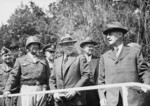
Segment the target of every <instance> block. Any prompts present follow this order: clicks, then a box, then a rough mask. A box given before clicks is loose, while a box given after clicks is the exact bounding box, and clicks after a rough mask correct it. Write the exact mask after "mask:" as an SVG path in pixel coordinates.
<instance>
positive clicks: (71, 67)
mask: <svg viewBox="0 0 150 106" xmlns="http://www.w3.org/2000/svg"><path fill="white" fill-rule="evenodd" d="M127 32H128V31H127V29H126V28H124V27H123V26H122V24H121V23H120V22H112V23H110V24H108V26H107V28H106V30H105V31H104V32H103V34H104V35H106V38H107V41H108V44H109V45H110V47H111V50H109V51H107V52H106V53H104V54H103V55H101V57H100V58H99V57H96V56H94V55H93V49H94V47H95V46H96V45H97V43H96V42H95V41H94V40H93V39H92V38H90V37H87V38H85V40H84V41H83V42H81V43H80V47H81V48H82V50H83V54H78V53H76V50H75V47H74V46H75V43H76V42H77V41H76V40H74V39H73V38H72V37H71V36H70V35H68V34H66V36H64V37H62V38H61V39H60V42H59V43H58V44H59V45H60V47H61V49H62V55H61V56H60V57H58V58H56V59H54V55H55V50H56V45H54V44H48V45H46V46H45V47H44V48H43V49H42V52H43V55H44V56H45V58H43V57H41V56H39V51H40V48H41V43H40V40H39V39H38V37H36V36H30V37H29V38H28V39H27V41H26V49H27V51H28V52H27V54H26V55H24V56H21V57H19V58H17V59H16V61H15V64H13V62H11V60H10V61H9V62H7V61H6V60H9V59H10V57H9V56H10V52H9V50H8V49H7V50H2V52H1V53H2V54H1V55H2V59H3V63H2V64H1V66H0V90H1V91H0V92H1V94H3V95H4V97H6V98H7V101H6V98H2V99H0V106H8V105H9V106H17V105H18V106H54V105H55V106H123V103H122V91H121V89H120V88H111V89H99V90H89V91H67V90H66V91H65V92H56V93H53V94H37V95H24V96H21V97H18V98H15V97H12V98H10V99H8V97H7V96H8V95H9V94H10V93H13V92H20V93H26V92H36V91H45V90H55V89H67V88H75V87H83V86H94V85H103V84H114V83H125V82H139V83H145V84H149V82H150V79H149V78H150V76H149V75H150V72H149V70H148V68H147V67H146V68H142V67H143V65H144V67H145V63H144V60H143V57H142V54H141V49H139V48H137V47H135V46H133V47H131V46H130V45H129V46H126V45H124V43H123V39H124V35H125V34H126V33H127ZM5 49H6V48H5ZM3 51H4V52H3ZM6 51H7V52H6ZM5 55H7V56H6V57H7V58H9V59H5V58H4V57H5ZM4 79H5V81H4ZM16 85H19V86H16ZM15 87H17V89H16V90H17V91H14V90H13V89H14V88H15ZM18 88H19V90H18ZM145 91H146V90H145ZM128 92H129V93H128V103H129V106H148V104H147V102H145V100H146V96H145V95H143V94H142V93H139V92H137V90H135V89H132V87H131V88H129V90H128ZM8 100H10V101H11V103H10V102H9V104H8Z"/></svg>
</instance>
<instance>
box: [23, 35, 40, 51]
mask: <svg viewBox="0 0 150 106" xmlns="http://www.w3.org/2000/svg"><path fill="white" fill-rule="evenodd" d="M33 43H37V44H39V45H40V46H41V42H40V39H39V38H38V37H36V36H29V37H28V38H27V40H26V49H27V48H28V47H29V45H30V44H33Z"/></svg>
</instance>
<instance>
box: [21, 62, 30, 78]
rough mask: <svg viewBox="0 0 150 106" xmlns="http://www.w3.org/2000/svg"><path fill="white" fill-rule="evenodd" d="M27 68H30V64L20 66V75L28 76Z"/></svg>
mask: <svg viewBox="0 0 150 106" xmlns="http://www.w3.org/2000/svg"><path fill="white" fill-rule="evenodd" d="M29 67H30V64H29V63H24V64H21V72H22V75H27V74H28V71H29Z"/></svg>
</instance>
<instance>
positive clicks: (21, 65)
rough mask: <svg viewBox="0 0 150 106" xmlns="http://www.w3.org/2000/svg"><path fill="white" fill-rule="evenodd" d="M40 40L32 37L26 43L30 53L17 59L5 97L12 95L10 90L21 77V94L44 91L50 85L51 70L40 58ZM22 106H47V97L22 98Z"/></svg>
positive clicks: (42, 95) (32, 96) (41, 95)
mask: <svg viewBox="0 0 150 106" xmlns="http://www.w3.org/2000/svg"><path fill="white" fill-rule="evenodd" d="M40 46H41V43H40V40H39V38H38V37H37V36H30V37H28V38H27V41H26V49H27V50H28V53H27V54H26V55H24V56H22V57H19V58H17V59H16V62H15V65H14V68H13V70H12V71H11V74H10V77H9V79H8V81H7V84H6V88H5V92H4V96H5V95H8V94H9V93H10V88H11V87H12V85H13V83H14V82H16V77H17V76H19V77H20V83H21V89H20V93H26V92H35V91H44V90H46V89H47V86H48V84H49V74H48V73H49V70H48V69H47V64H46V61H45V60H43V59H41V58H39V56H38V54H39V51H40ZM20 100H21V104H20V106H45V105H46V103H45V100H46V99H45V95H44V94H39V95H27V96H21V98H20Z"/></svg>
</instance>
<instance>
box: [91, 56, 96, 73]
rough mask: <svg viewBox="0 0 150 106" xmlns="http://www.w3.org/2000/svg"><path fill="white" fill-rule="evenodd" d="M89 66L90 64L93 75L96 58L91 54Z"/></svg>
mask: <svg viewBox="0 0 150 106" xmlns="http://www.w3.org/2000/svg"><path fill="white" fill-rule="evenodd" d="M89 66H90V70H91V71H92V73H93V75H94V73H95V69H96V66H97V59H96V58H94V57H93V56H92V59H91V61H90V63H89Z"/></svg>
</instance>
